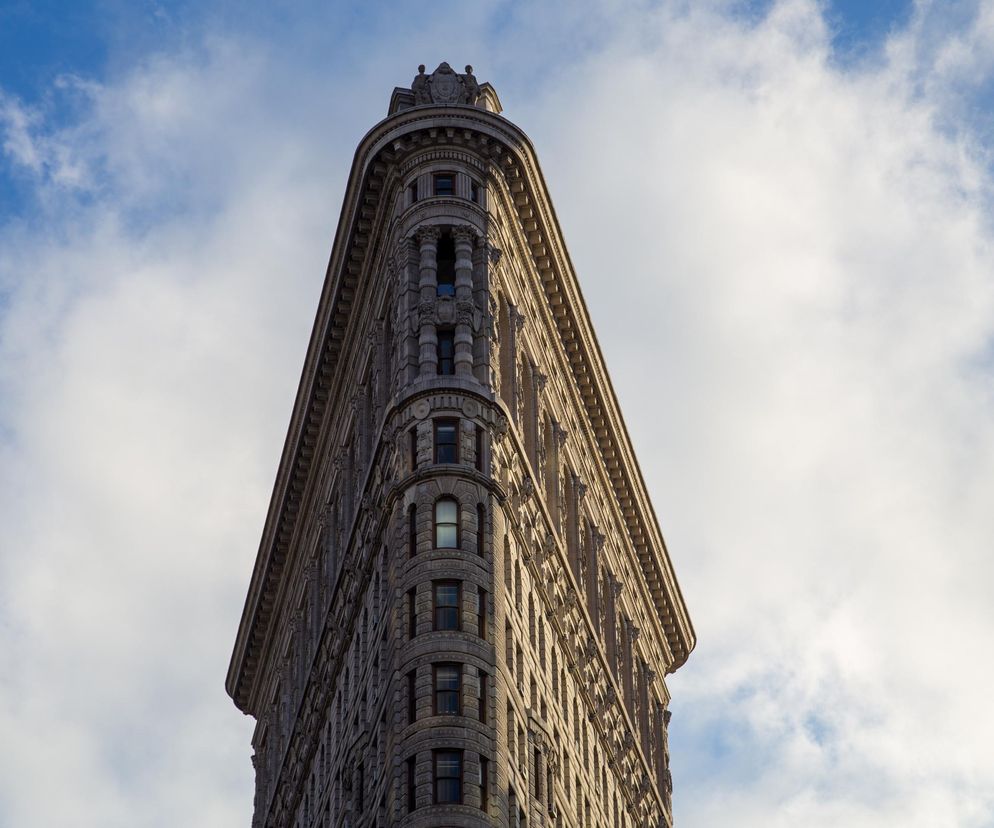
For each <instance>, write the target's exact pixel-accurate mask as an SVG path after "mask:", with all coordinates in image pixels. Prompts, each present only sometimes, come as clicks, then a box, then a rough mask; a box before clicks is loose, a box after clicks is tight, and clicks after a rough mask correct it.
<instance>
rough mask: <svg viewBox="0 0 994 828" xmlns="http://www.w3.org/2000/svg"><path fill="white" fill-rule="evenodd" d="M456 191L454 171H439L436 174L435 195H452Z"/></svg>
mask: <svg viewBox="0 0 994 828" xmlns="http://www.w3.org/2000/svg"><path fill="white" fill-rule="evenodd" d="M455 192H456V177H455V176H454V175H453V174H452V173H439V174H437V175H436V176H435V195H437V196H450V195H455Z"/></svg>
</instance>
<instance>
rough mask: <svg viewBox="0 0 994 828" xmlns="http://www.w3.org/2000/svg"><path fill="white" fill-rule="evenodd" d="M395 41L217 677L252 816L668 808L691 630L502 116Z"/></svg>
mask: <svg viewBox="0 0 994 828" xmlns="http://www.w3.org/2000/svg"><path fill="white" fill-rule="evenodd" d="M500 112H501V106H500V103H499V101H498V98H497V95H496V93H495V92H494V90H493V88H492V87H491V86H490V85H489V84H482V85H481V84H478V83H477V81H476V79H475V78H474V76H473V74H472V69H471V67H468V66H467V67H466V72H465V73H463V74H458V73H456V72H454V71H453V70H452V69H451V68H450V67H449V66H448V64H446V63H443V64H441V65H440V66H439V67H438V68H437V69H436V70H435V71H434V72H433V73H431V74H430V75H428V74H425V72H424V67H421V68H420V70H419V74H418V76H417V78H415V80H414V83H413V84H412V88H411V89H395V90H394V92H393V95H392V97H391V100H390V108H389V116H388V117H387V118H386V119H385V120H383V121H381V122H380V123H379V124H377V125H376V126H375V127H373V128H372V130H371V131H370V132H369V133H368V134H367V135H366V137H365V138H363V140H362V142H361V143H360V144H359V147H358V149H357V151H356V154H355V159H354V161H353V165H352V171H351V176H350V178H349V183H348V189H347V192H346V195H345V201H344V204H343V207H342V213H341V218H340V220H339V225H338V232H337V234H336V237H335V242H334V247H333V249H332V253H331V261H330V264H329V266H328V272H327V278H326V281H325V285H324V290H323V293H322V296H321V301H320V305H319V307H318V313H317V320H316V322H315V325H314V331H313V334H312V336H311V341H310V346H309V348H308V351H307V356H306V362H305V365H304V372H303V376H302V378H301V381H300V387H299V390H298V392H297V398H296V402H295V404H294V408H293V415H292V419H291V422H290V428H289V433H288V435H287V440H286V445H285V447H284V449H283V455H282V459H281V461H280V466H279V471H278V475H277V479H276V485H275V489H274V491H273V496H272V501H271V504H270V507H269V513H268V516H267V518H266V523H265V528H264V531H263V536H262V541H261V544H260V547H259V554H258V558H257V560H256V564H255V569H254V572H253V574H252V580H251V584H250V587H249V592H248V597H247V600H246V603H245V609H244V612H243V615H242V619H241V625H240V627H239V629H238V636H237V641H236V644H235V649H234V653H233V655H232V659H231V665H230V667H229V671H228V676H227V689H228V692H229V693H230V694H231V696H232V698H233V699H234V701H235V704H236V705H237V706H238V707H239V708H240V709H241V710H242V711H244V712H245V713H248V714H250V715H252V716H253V717H255V719H256V720H257V727H256V729H255V733H254V737H253V747H254V750H255V752H254V755H253V760H252V761H253V764H254V765H255V772H256V797H255V818H254V821H253V825H254V826H258V828H262V827H263V826H266V828H312V827H313V826H321V828H331V826H350V827H351V828H360V826H432V827H433V828H436V827H437V826H466V827H467V828H468V827H469V826H487V825H501V826H507V825H512V826H524V825H528V826H534V827H535V828H538V826H556V828H562V826H569V827H572V826H584V828H592V826H611V827H612V828H622V826H623V828H634V826H639V828H642V827H643V826H666V825H669V824H670V822H671V816H670V791H671V784H670V774H669V768H668V765H669V755H668V749H667V737H666V733H667V723H668V721H669V713H668V711H667V704H668V702H669V693H668V691H667V688H666V685H665V682H664V678H663V677H664V676H665V675H667V674H668V673H670V672H672V671H674V670H676V669H677V668H678V667H680V666H681V665H682V664H683V663H684V661H685V660H686V659H687V656H688V654H689V653H690V651H691V649H692V648H693V646H694V633H693V629H692V627H691V623H690V620H689V618H688V615H687V610H686V607H685V606H684V603H683V599H682V597H681V595H680V590H679V587H678V586H677V582H676V579H675V577H674V575H673V571H672V568H671V566H670V561H669V558H668V555H667V551H666V547H665V545H664V543H663V539H662V536H661V535H660V532H659V528H658V526H657V523H656V519H655V516H654V514H653V511H652V507H651V505H650V503H649V500H648V497H647V496H646V491H645V486H644V483H643V481H642V479H641V476H640V473H639V469H638V465H637V464H636V462H635V458H634V456H633V454H632V448H631V445H630V442H629V439H628V436H627V433H626V431H625V427H624V424H623V423H622V420H621V414H620V412H619V410H618V404H617V401H616V400H615V398H614V394H613V391H612V389H611V386H610V383H609V381H608V378H607V373H606V371H605V367H604V362H603V359H602V358H601V355H600V352H599V350H598V347H597V343H596V340H595V339H594V334H593V331H592V329H591V326H590V320H589V319H588V317H587V313H586V310H585V308H584V304H583V300H582V298H581V296H580V291H579V287H578V285H577V280H576V277H575V276H574V274H573V271H572V267H571V264H570V260H569V256H568V254H567V252H566V250H565V248H564V246H563V242H562V238H561V234H560V231H559V227H558V224H557V221H556V216H555V213H554V211H553V208H552V203H551V201H550V198H549V194H548V193H547V191H546V188H545V184H544V182H543V179H542V173H541V171H540V170H539V166H538V161H537V158H536V155H535V152H534V150H533V148H532V146H531V143H530V142H529V140H528V138H527V137H526V136H525V134H524V133H523V132H522V131H521V130H520V129H518V128H517V127H516V126H514V125H513V124H512V123H510V122H509V121H507V120H506V119H504V118H503V117H502V116H501V114H500Z"/></svg>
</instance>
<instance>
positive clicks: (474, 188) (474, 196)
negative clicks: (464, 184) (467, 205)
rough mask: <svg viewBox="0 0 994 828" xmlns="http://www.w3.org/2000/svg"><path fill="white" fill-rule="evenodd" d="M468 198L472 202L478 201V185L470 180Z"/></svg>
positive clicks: (477, 202) (476, 202)
mask: <svg viewBox="0 0 994 828" xmlns="http://www.w3.org/2000/svg"><path fill="white" fill-rule="evenodd" d="M469 200H470V201H472V202H473V203H474V204H479V203H480V185H479V184H477V183H476V182H475V181H472V180H470V182H469Z"/></svg>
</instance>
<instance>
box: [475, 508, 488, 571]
mask: <svg viewBox="0 0 994 828" xmlns="http://www.w3.org/2000/svg"><path fill="white" fill-rule="evenodd" d="M486 538H487V510H486V508H485V507H484V506H483V504H482V503H477V504H476V554H477V555H479V556H480V557H481V558H482V557H483V552H484V548H485V546H484V544H485V542H486Z"/></svg>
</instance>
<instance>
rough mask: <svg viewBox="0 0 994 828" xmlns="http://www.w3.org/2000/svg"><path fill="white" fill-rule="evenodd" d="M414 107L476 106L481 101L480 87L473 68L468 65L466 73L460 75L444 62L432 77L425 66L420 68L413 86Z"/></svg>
mask: <svg viewBox="0 0 994 828" xmlns="http://www.w3.org/2000/svg"><path fill="white" fill-rule="evenodd" d="M411 91H412V92H413V93H414V105H415V106H420V105H421V104H441V105H442V106H445V105H447V104H464V105H466V106H476V104H477V101H479V99H480V85H479V84H478V83H477V82H476V76H475V75H474V74H473V67H472V66H469V65H467V66H466V72H465V73H464V74H462V75H460V74H459V73H458V72H456V71H455V70H454V69H453V68H452V67H451V66H449V64H447V63H446V62H445V61H444V60H443V61H442V62H441V63H440V64H438V68H437V69H436V70H435V71H434V72H432V73H431V74H430V75H426V74H425V65H424V64H423V63H422V64H421V65H420V66H419V67H418V74H417V77H415V78H414V82H413V83H412V84H411Z"/></svg>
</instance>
